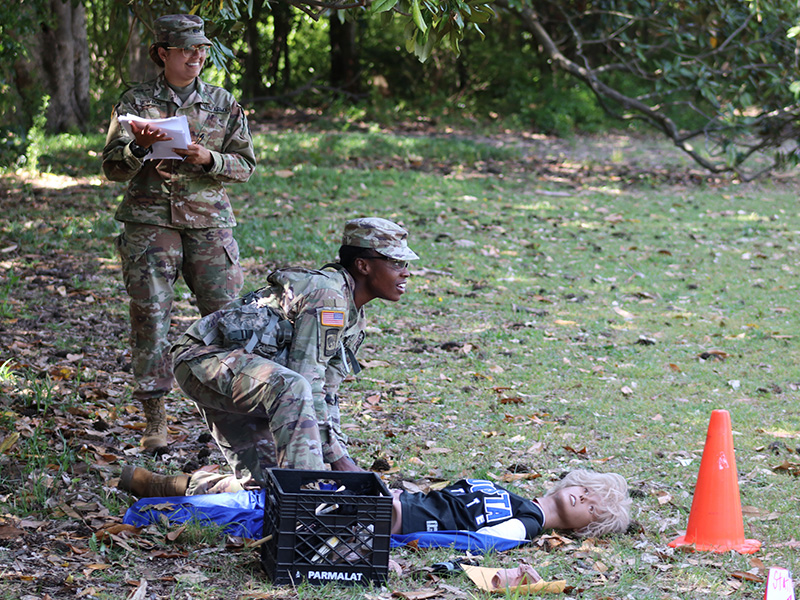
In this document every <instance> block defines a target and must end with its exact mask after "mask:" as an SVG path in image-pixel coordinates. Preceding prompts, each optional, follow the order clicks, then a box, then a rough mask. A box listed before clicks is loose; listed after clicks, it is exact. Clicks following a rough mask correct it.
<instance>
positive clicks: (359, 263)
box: [353, 258, 372, 277]
mask: <svg viewBox="0 0 800 600" xmlns="http://www.w3.org/2000/svg"><path fill="white" fill-rule="evenodd" d="M370 262H371V261H369V260H366V259H363V258H357V259H355V261H354V262H353V264H354V265H355V267H356V273H358V274H359V275H361V276H363V277H369V273H370V269H371V268H372V267H371V265H370V264H369V263H370Z"/></svg>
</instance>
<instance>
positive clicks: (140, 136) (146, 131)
mask: <svg viewBox="0 0 800 600" xmlns="http://www.w3.org/2000/svg"><path fill="white" fill-rule="evenodd" d="M131 133H133V137H134V139H135V140H136V144H137V145H138V146H141V147H142V148H149V147H150V146H152V145H153V144H155V143H156V142H168V141H170V140H171V139H172V138H171V137H170V136H168V135H167V134H166V133H164V132H163V131H161V130H160V129H159V128H158V127H153V126H152V125H150V124H149V123H145V124H144V125H142V124H140V123H137V122H135V121H131Z"/></svg>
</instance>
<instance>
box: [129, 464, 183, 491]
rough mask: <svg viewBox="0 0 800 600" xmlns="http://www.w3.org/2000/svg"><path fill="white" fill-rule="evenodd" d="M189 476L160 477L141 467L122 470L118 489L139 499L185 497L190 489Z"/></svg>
mask: <svg viewBox="0 0 800 600" xmlns="http://www.w3.org/2000/svg"><path fill="white" fill-rule="evenodd" d="M189 477H190V476H189V475H173V476H169V475H158V474H156V473H151V472H150V471H148V470H147V469H142V468H141V467H132V466H127V467H125V468H124V469H122V475H120V478H119V483H118V484H117V487H118V488H119V489H121V490H123V491H126V492H130V493H131V494H133V495H134V496H138V497H139V498H156V497H162V496H183V495H184V494H186V488H188V487H189Z"/></svg>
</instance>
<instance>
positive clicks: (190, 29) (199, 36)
mask: <svg viewBox="0 0 800 600" xmlns="http://www.w3.org/2000/svg"><path fill="white" fill-rule="evenodd" d="M153 28H154V30H155V34H156V41H155V43H154V44H152V45H151V46H150V50H149V51H148V53H149V54H150V59H151V60H152V61H153V62H154V63H156V64H157V65H158V66H159V67H161V68H164V61H163V60H161V57H160V56H159V55H158V49H159V48H165V47H170V48H189V47H190V46H202V45H209V44H211V40H209V39H208V38H207V37H206V34H205V32H204V31H203V19H201V18H200V17H198V16H197V15H164V16H163V17H158V18H157V19H156V20H155V22H154V23H153Z"/></svg>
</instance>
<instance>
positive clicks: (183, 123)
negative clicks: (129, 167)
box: [119, 115, 192, 160]
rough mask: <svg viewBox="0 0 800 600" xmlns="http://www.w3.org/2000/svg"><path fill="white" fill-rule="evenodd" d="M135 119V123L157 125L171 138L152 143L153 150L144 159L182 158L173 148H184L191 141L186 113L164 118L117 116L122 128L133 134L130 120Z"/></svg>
mask: <svg viewBox="0 0 800 600" xmlns="http://www.w3.org/2000/svg"><path fill="white" fill-rule="evenodd" d="M132 121H135V122H136V123H137V124H141V125H145V124H150V125H152V126H154V127H158V128H159V129H160V130H161V131H163V132H164V133H166V134H167V135H168V136H169V137H171V138H172V139H171V140H169V141H167V142H156V143H155V144H153V151H152V152H151V153H150V154H148V155H147V156H145V157H144V159H145V160H161V159H177V160H183V157H182V156H178V155H177V154H175V153H174V152H173V151H172V149H173V148H183V149H185V148H186V147H187V146H188V145H189V144H191V143H192V138H191V135H190V134H189V121H188V120H187V118H186V115H181V116H179V117H167V118H164V119H143V118H142V117H137V116H136V115H123V116H121V117H120V118H119V124H120V125H122V127H123V129H125V131H127V132H128V135H130V136H131V137H134V136H133V132H132V131H131V122H132Z"/></svg>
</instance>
